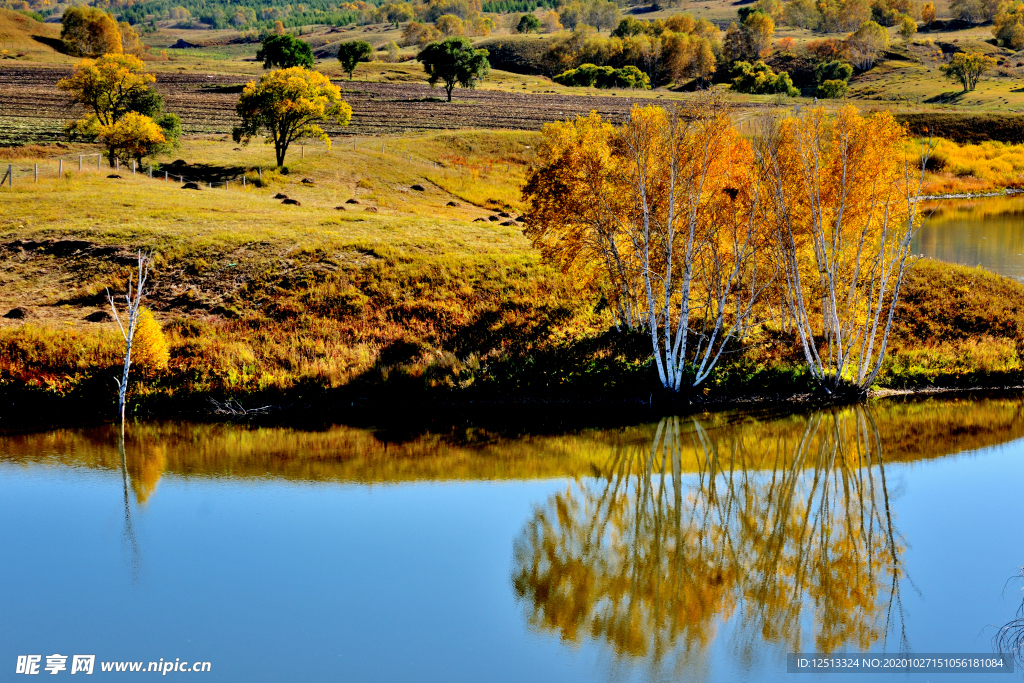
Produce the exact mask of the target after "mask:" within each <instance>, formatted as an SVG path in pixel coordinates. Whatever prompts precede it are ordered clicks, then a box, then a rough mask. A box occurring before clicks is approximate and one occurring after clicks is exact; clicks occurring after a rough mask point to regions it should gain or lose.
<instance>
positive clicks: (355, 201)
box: [345, 199, 359, 204]
mask: <svg viewBox="0 0 1024 683" xmlns="http://www.w3.org/2000/svg"><path fill="white" fill-rule="evenodd" d="M345 203H346V204H358V203H359V201H358V200H355V199H346V200H345Z"/></svg>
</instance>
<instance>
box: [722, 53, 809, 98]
mask: <svg viewBox="0 0 1024 683" xmlns="http://www.w3.org/2000/svg"><path fill="white" fill-rule="evenodd" d="M732 89H733V90H735V91H736V92H744V93H750V94H752V95H774V94H776V93H782V94H785V95H788V96H790V97H796V96H797V95H799V94H800V92H799V91H798V90H797V89H796V88H795V87H793V80H792V79H791V78H790V77H789V74H788V73H786V72H785V71H781V72H779V73H777V74H776V73H775V72H774V71H772V69H771V67H770V66H768V65H767V64H765V63H764V62H762V61H758V62H754V63H753V64H750V63H749V62H736V64H735V66H734V67H733V81H732Z"/></svg>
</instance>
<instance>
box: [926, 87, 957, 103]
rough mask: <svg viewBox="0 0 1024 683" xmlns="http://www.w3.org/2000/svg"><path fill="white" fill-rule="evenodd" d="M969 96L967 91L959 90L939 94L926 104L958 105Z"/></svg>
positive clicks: (929, 99)
mask: <svg viewBox="0 0 1024 683" xmlns="http://www.w3.org/2000/svg"><path fill="white" fill-rule="evenodd" d="M966 95H967V91H966V90H958V91H956V92H944V93H939V94H938V95H936V96H934V97H929V98H928V99H926V100H925V102H927V103H929V104H956V103H958V102H959V101H960V100H962V99H963V98H964V97H965V96H966Z"/></svg>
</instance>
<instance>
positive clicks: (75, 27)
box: [60, 5, 122, 57]
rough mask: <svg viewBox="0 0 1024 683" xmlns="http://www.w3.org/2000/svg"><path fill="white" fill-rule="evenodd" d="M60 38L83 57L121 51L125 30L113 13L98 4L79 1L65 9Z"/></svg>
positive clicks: (69, 49) (66, 46)
mask: <svg viewBox="0 0 1024 683" xmlns="http://www.w3.org/2000/svg"><path fill="white" fill-rule="evenodd" d="M60 23H61V31H60V39H61V40H62V41H63V42H64V47H65V48H66V49H67V51H68V52H69V53H71V54H73V55H76V56H79V57H99V56H100V55H105V54H113V53H118V52H121V50H122V48H121V31H120V29H118V26H117V22H116V21H114V19H113V17H111V16H110V15H109V14H107V13H106V12H104V11H103V10H102V9H99V8H97V7H86V6H83V5H75V6H72V7H69V8H67V9H66V10H64V15H63V16H62V17H61V22H60Z"/></svg>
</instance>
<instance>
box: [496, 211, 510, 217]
mask: <svg viewBox="0 0 1024 683" xmlns="http://www.w3.org/2000/svg"><path fill="white" fill-rule="evenodd" d="M498 215H499V216H501V217H502V218H512V216H510V215H509V214H508V212H507V211H499V212H498Z"/></svg>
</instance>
